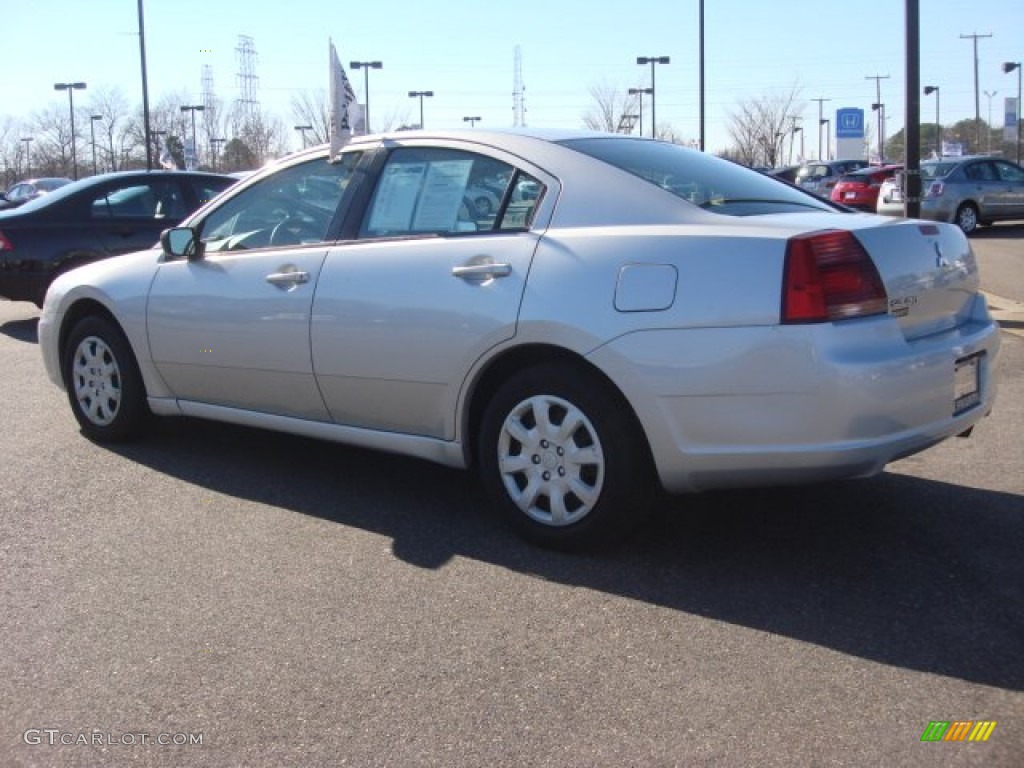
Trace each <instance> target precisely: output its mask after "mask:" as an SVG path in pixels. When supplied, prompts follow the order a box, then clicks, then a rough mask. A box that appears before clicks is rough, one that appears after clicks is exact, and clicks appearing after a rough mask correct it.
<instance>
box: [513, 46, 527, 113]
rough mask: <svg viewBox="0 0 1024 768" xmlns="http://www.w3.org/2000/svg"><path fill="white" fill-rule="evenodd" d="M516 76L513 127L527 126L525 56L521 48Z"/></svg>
mask: <svg viewBox="0 0 1024 768" xmlns="http://www.w3.org/2000/svg"><path fill="white" fill-rule="evenodd" d="M514 67H515V75H514V79H513V82H512V125H514V126H517V127H525V126H526V86H525V85H523V54H522V51H521V50H520V48H519V46H518V45H517V46H516V52H515V64H514Z"/></svg>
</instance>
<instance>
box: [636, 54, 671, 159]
mask: <svg viewBox="0 0 1024 768" xmlns="http://www.w3.org/2000/svg"><path fill="white" fill-rule="evenodd" d="M670 62H671V59H669V57H668V56H637V57H636V63H637V64H640V65H644V64H650V65H651V138H654V139H656V138H658V120H657V112H656V106H655V102H656V100H657V98H658V97H657V95H656V93H655V87H654V65H655V64H668V63H670ZM641 98H643V97H641Z"/></svg>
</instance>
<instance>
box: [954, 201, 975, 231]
mask: <svg viewBox="0 0 1024 768" xmlns="http://www.w3.org/2000/svg"><path fill="white" fill-rule="evenodd" d="M956 225H957V226H958V227H960V229H962V230H963V233H964V234H965V235H969V234H971V233H972V232H973V231H974V230H976V229H977V228H978V209H977V208H975V207H974V203H963V204H962V205H961V206H960V207H959V208H957V209H956Z"/></svg>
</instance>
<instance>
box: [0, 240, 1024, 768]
mask: <svg viewBox="0 0 1024 768" xmlns="http://www.w3.org/2000/svg"><path fill="white" fill-rule="evenodd" d="M984 237H988V238H992V239H998V240H999V244H998V245H999V248H998V249H995V250H993V252H996V250H998V254H1003V253H1004V251H1005V254H1008V255H1005V256H1003V255H997V256H995V257H992V258H993V259H997V260H998V261H999V263H1000V264H1001V265H1002V264H1003V263H1004V260H1005V263H1006V266H1005V269H1006V270H1007V276H1008V278H1007V279H1008V280H1011V281H1012V280H1013V279H1016V277H1014V276H1013V275H1014V274H1015V273H1013V272H1012V268H1011V264H1012V262H1011V261H1010V260H1011V259H1012V258H1013V255H1012V254H1015V253H1016V254H1017V258H1018V261H1017V264H1018V266H1017V269H1018V270H1020V269H1021V268H1020V266H1019V265H1020V261H1019V258H1020V255H1019V247H1018V246H1019V241H1018V242H1017V245H1014V243H1013V242H1012V241H1013V238H1015V237H1017V235H1016V234H1014V235H1013V236H1012V237H1010V238H1009V239H1010V244H1009V245H1008V246H1006V248H1005V249H1004V248H1003V245H1002V243H1003V239H1005V238H1003V237H1001V236H1000V237H998V238H995V237H994V236H992V235H985V236H983V238H984ZM983 238H982V239H979V240H978V241H977V242H978V243H983ZM976 248H978V249H979V251H980V250H981V247H979V246H978V245H976ZM985 252H986V254H987V253H988V251H987V250H986V251H985ZM986 258H988V256H986ZM1003 268H1004V267H1002V266H1001V267H999V269H1003ZM1021 271H1022V272H1024V270H1021ZM1014 285H1015V284H1014V283H1012V282H1002V281H1001V282H1000V283H999V284H998V285H994V286H989V288H991V289H992V290H993V291H994V292H996V293H999V294H1000V295H1009V294H1012V293H1013V292H1014V291H1015V290H1016V289H1015V288H1014V287H1013V286H1014ZM996 288H1000V289H1001V292H1000V291H996ZM1009 297H1010V298H1011V299H1013V298H1014V297H1013V296H1009ZM1016 298H1017V299H1020V298H1024V296H1019V297H1016ZM37 316H38V312H37V311H36V310H35V308H34V307H32V306H31V305H28V304H10V303H3V302H0V355H2V358H3V359H4V360H5V362H6V365H5V366H4V373H3V375H2V380H3V382H4V390H5V392H6V394H7V396H8V400H7V405H8V407H7V408H6V409H5V411H4V415H3V419H2V421H0V424H2V426H0V445H2V460H0V510H2V512H0V528H2V530H0V565H2V576H0V584H2V591H3V599H2V601H0V623H2V625H3V627H4V634H3V649H4V651H5V652H4V653H3V654H2V657H0V680H2V683H0V694H2V695H0V722H2V723H3V733H2V734H0V765H4V766H51V765H54V766H56V765H60V766H65V765H68V766H98V765H129V764H130V765H133V766H182V765H189V766H239V765H247V766H248V765H253V766H255V765H267V766H270V765H273V766H328V765H351V766H420V765H424V766H480V765H509V766H523V765H530V766H676V765H678V766H693V765H715V766H720V765H728V766H744V765H758V766H793V765H815V766H829V765H849V766H865V765H899V766H935V765H978V766H1019V765H1020V759H1021V758H1020V756H1021V755H1022V754H1024V654H1022V649H1024V643H1022V638H1024V565H1022V558H1021V553H1022V552H1024V503H1022V500H1024V471H1022V470H1024V440H1022V439H1021V434H1022V433H1024V375H1022V374H1024V339H1022V338H1020V337H1019V336H1017V335H1014V334H1012V333H1009V332H1008V333H1006V334H1004V337H1003V338H1004V344H1003V381H1002V389H1001V392H1000V397H999V401H998V402H997V410H996V412H995V413H994V414H993V416H992V417H991V418H989V419H987V420H986V421H984V422H983V423H982V424H981V425H979V426H978V428H977V429H976V430H975V432H974V435H973V436H972V437H971V438H970V439H967V440H952V441H948V442H946V443H944V444H942V445H940V446H938V447H936V448H935V449H933V450H931V451H928V452H926V453H923V454H920V455H918V456H914V457H911V458H909V459H905V460H903V461H900V462H897V463H896V464H894V465H892V466H891V467H890V468H889V470H888V471H887V472H886V473H884V474H883V475H881V476H880V477H877V478H874V479H870V480H862V481H850V482H843V483H834V484H829V485H823V486H815V487H810V488H801V489H777V490H768V491H749V492H731V493H715V494H706V495H702V496H695V497H681V498H674V499H666V500H664V501H663V502H662V503H661V504H660V505H659V509H658V511H657V513H656V514H655V515H654V517H653V519H652V520H651V521H650V522H649V523H648V524H647V525H645V527H644V528H643V529H642V530H641V531H640V532H639V533H638V535H637V536H636V537H634V538H633V539H631V540H630V541H628V542H627V543H626V544H625V545H624V546H622V547H621V548H619V549H616V550H615V551H613V552H607V553H602V554H598V555H590V556H566V555H559V554H554V553H549V552H544V551H540V550H537V549H533V548H531V547H529V546H527V545H525V544H522V543H520V542H519V541H518V540H517V539H516V538H514V536H513V535H512V534H511V533H510V532H509V531H508V530H506V529H505V528H504V526H503V525H502V524H501V523H500V522H499V521H498V520H497V519H495V518H494V517H493V516H492V515H491V514H489V512H488V511H487V510H486V505H485V502H484V497H483V494H482V492H481V491H480V490H479V489H478V488H477V486H476V484H475V482H474V481H473V480H472V479H471V478H470V477H469V476H467V475H465V474H463V473H460V472H456V471H452V470H448V469H445V468H443V467H438V466H434V465H432V464H427V463H423V462H417V461H414V460H411V459H405V458H401V457H393V456H385V455H380V454H375V453H372V452H368V451H358V450H352V449H348V448H345V447H342V446H336V445H330V444H324V443H318V442H314V441H310V440H304V439H299V438H292V437H287V436H280V435H272V434H268V433H262V432H258V431H254V430H247V429H242V428H235V427H229V426H224V425H215V424H207V423H201V422H196V421H191V420H165V421H162V422H161V423H160V424H159V426H158V429H157V430H156V432H155V434H154V435H153V436H151V437H150V438H149V439H147V440H145V441H143V442H140V443H135V444H131V445H128V446H123V447H118V448H116V449H111V448H108V447H102V446H98V445H94V444H92V443H90V442H88V441H87V440H85V439H84V438H82V437H81V436H80V435H79V434H78V432H77V429H76V428H75V423H74V420H73V418H72V416H71V414H70V411H69V410H68V407H67V403H66V401H65V400H64V396H63V393H61V392H59V391H57V390H56V389H54V388H53V387H52V386H51V385H50V384H49V382H48V381H47V380H46V379H45V377H44V374H43V371H42V366H41V362H40V360H39V353H38V349H37V346H36V338H35V318H36V317H37ZM1007 330H1008V331H1009V330H1011V329H1010V328H1009V327H1008V329H1007ZM955 720H962V721H964V720H970V721H996V723H997V725H996V727H995V728H994V730H993V731H992V733H991V735H990V737H989V739H988V741H986V742H984V743H969V742H937V743H928V742H922V741H921V736H922V734H923V733H924V731H925V729H926V728H927V727H928V725H929V723H930V722H932V721H955ZM162 737H166V738H163V739H162V740H163V741H168V742H170V743H167V744H162V743H159V742H160V740H161V738H162ZM197 737H198V740H200V741H201V743H195V742H196V740H197ZM182 740H184V742H185V743H181V742H182ZM51 742H53V743H51ZM83 742H84V743H83ZM190 742H191V743H190Z"/></svg>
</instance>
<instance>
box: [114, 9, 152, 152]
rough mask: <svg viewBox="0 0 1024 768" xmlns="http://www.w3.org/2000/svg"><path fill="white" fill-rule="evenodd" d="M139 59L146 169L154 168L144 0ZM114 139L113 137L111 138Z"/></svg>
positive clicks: (141, 11) (140, 26) (140, 16)
mask: <svg viewBox="0 0 1024 768" xmlns="http://www.w3.org/2000/svg"><path fill="white" fill-rule="evenodd" d="M138 7H139V61H140V62H141V64H142V132H143V133H144V134H145V137H146V139H145V141H146V170H147V171H152V170H153V150H152V148H151V147H150V144H149V141H150V130H149V84H148V83H147V81H146V22H145V18H144V17H145V14H144V13H143V10H142V0H139V3H138ZM111 141H113V139H111ZM110 164H111V165H113V164H114V157H113V152H111V157H110Z"/></svg>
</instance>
